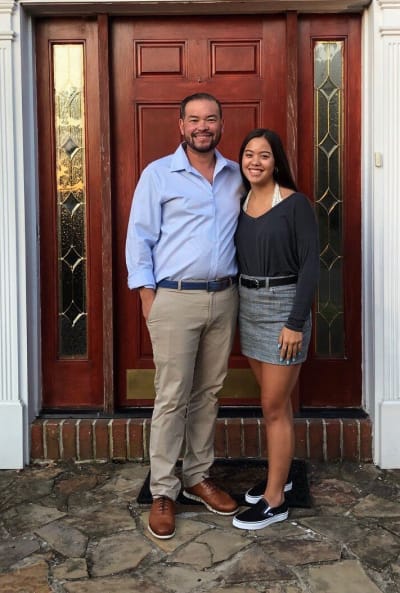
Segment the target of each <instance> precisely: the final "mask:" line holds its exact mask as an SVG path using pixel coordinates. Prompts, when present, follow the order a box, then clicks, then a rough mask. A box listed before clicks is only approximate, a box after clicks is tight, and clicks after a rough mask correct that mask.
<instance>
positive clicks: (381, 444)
mask: <svg viewBox="0 0 400 593" xmlns="http://www.w3.org/2000/svg"><path fill="white" fill-rule="evenodd" d="M379 411H380V413H379V416H378V418H379V426H375V431H374V432H375V439H376V447H375V451H376V454H377V457H376V459H375V461H376V463H377V465H379V467H381V468H382V469H400V401H385V402H381V404H380V410H379Z"/></svg>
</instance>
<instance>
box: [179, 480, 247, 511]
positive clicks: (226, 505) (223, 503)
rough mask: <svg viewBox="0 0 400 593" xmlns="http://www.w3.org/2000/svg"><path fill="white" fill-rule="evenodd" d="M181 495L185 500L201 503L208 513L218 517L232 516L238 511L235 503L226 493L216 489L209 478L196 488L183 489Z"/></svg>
mask: <svg viewBox="0 0 400 593" xmlns="http://www.w3.org/2000/svg"><path fill="white" fill-rule="evenodd" d="M183 494H184V495H185V496H186V497H187V498H191V499H192V500H197V501H198V502H202V503H203V504H205V505H206V507H207V508H208V510H209V511H212V512H213V513H218V515H234V514H235V513H236V511H237V510H238V509H239V506H238V504H237V502H236V501H235V500H233V498H232V497H231V496H229V494H228V493H227V492H224V491H223V490H221V489H220V488H218V486H216V485H215V484H214V483H213V482H212V481H211V480H210V478H206V479H205V480H203V481H202V482H200V483H199V484H196V486H192V487H191V488H185V490H184V491H183Z"/></svg>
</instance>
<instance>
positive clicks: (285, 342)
mask: <svg viewBox="0 0 400 593" xmlns="http://www.w3.org/2000/svg"><path fill="white" fill-rule="evenodd" d="M302 341H303V332H296V331H294V330H292V329H288V328H287V327H284V328H282V331H281V333H280V335H279V342H278V347H279V351H280V354H281V357H280V360H281V362H282V361H284V360H285V361H286V364H290V363H291V362H296V358H297V355H298V354H300V352H301V346H302Z"/></svg>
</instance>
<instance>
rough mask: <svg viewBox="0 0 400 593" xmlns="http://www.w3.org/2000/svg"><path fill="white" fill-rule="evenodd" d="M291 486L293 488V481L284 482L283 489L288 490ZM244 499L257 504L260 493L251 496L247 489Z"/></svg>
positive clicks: (260, 497)
mask: <svg viewBox="0 0 400 593" xmlns="http://www.w3.org/2000/svg"><path fill="white" fill-rule="evenodd" d="M292 488H293V482H287V483H286V484H285V487H284V489H283V491H284V492H290V491H291V490H292ZM244 499H245V501H246V502H248V503H249V504H257V503H258V502H259V501H260V500H261V499H262V494H260V496H252V495H251V494H249V491H247V492H246V494H245V495H244Z"/></svg>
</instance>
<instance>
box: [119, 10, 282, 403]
mask: <svg viewBox="0 0 400 593" xmlns="http://www.w3.org/2000/svg"><path fill="white" fill-rule="evenodd" d="M285 35H286V28H285V18H284V17H283V16H279V17H270V18H268V20H267V19H265V20H263V19H260V18H258V17H257V18H252V17H248V18H244V19H243V18H241V19H237V18H232V19H230V18H223V19H221V18H214V19H213V18H207V19H204V18H197V19H196V18H190V19H187V18H181V19H179V18H175V19H168V18H166V19H160V20H152V21H149V20H148V19H132V20H129V19H117V20H115V22H114V23H113V33H112V46H113V59H112V71H113V87H114V101H113V102H114V113H113V122H114V134H115V136H114V139H115V142H114V154H115V156H116V160H115V176H114V213H115V220H116V225H115V230H116V236H115V245H116V278H117V282H116V300H117V302H118V307H117V311H118V319H117V336H118V337H117V341H118V346H117V348H118V354H117V360H118V363H117V366H118V371H117V374H118V400H119V403H120V405H132V401H129V400H128V399H127V397H126V393H127V382H126V373H127V369H152V368H153V363H152V356H151V345H150V340H149V337H148V335H147V329H146V326H145V323H144V321H143V318H142V315H141V311H140V305H139V301H138V295H137V294H136V293H132V292H130V291H129V290H128V288H127V284H126V276H127V273H126V267H125V258H124V250H125V236H126V226H127V221H128V217H129V211H130V206H131V199H132V193H133V190H134V187H135V183H136V181H137V179H138V178H139V175H140V172H141V170H142V169H143V167H144V166H145V165H146V164H147V163H149V162H150V161H152V160H154V159H155V158H158V157H160V156H163V155H165V154H168V153H171V152H173V151H174V150H175V148H176V146H177V145H178V143H179V141H180V136H179V132H178V118H179V103H180V101H181V99H182V98H184V97H185V96H187V95H190V94H192V93H195V92H209V93H211V94H213V95H215V96H216V97H218V99H220V100H221V102H222V104H223V109H224V120H225V130H224V134H223V137H222V140H221V143H220V145H219V149H220V150H221V152H222V153H223V154H224V155H225V156H227V157H228V158H232V159H234V160H237V155H238V151H239V147H240V143H241V141H242V139H243V137H244V136H245V134H246V133H247V132H248V131H249V130H251V129H252V128H254V127H256V126H258V125H261V124H263V125H269V126H271V127H273V128H274V129H278V130H279V132H280V133H281V135H282V137H283V138H285V132H286V111H285V105H286V84H285V71H286V62H285V60H286V57H285V56H286V53H285V52H284V51H282V48H284V47H285ZM122 56H124V59H123V60H122ZM230 366H231V368H247V362H246V361H245V360H244V358H243V357H242V356H241V354H240V347H239V341H238V339H236V340H235V346H234V349H233V353H232V356H231V361H230ZM135 403H139V402H135ZM140 403H141V404H143V403H145V400H140ZM149 403H151V400H149ZM236 403H240V402H238V401H236Z"/></svg>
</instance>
